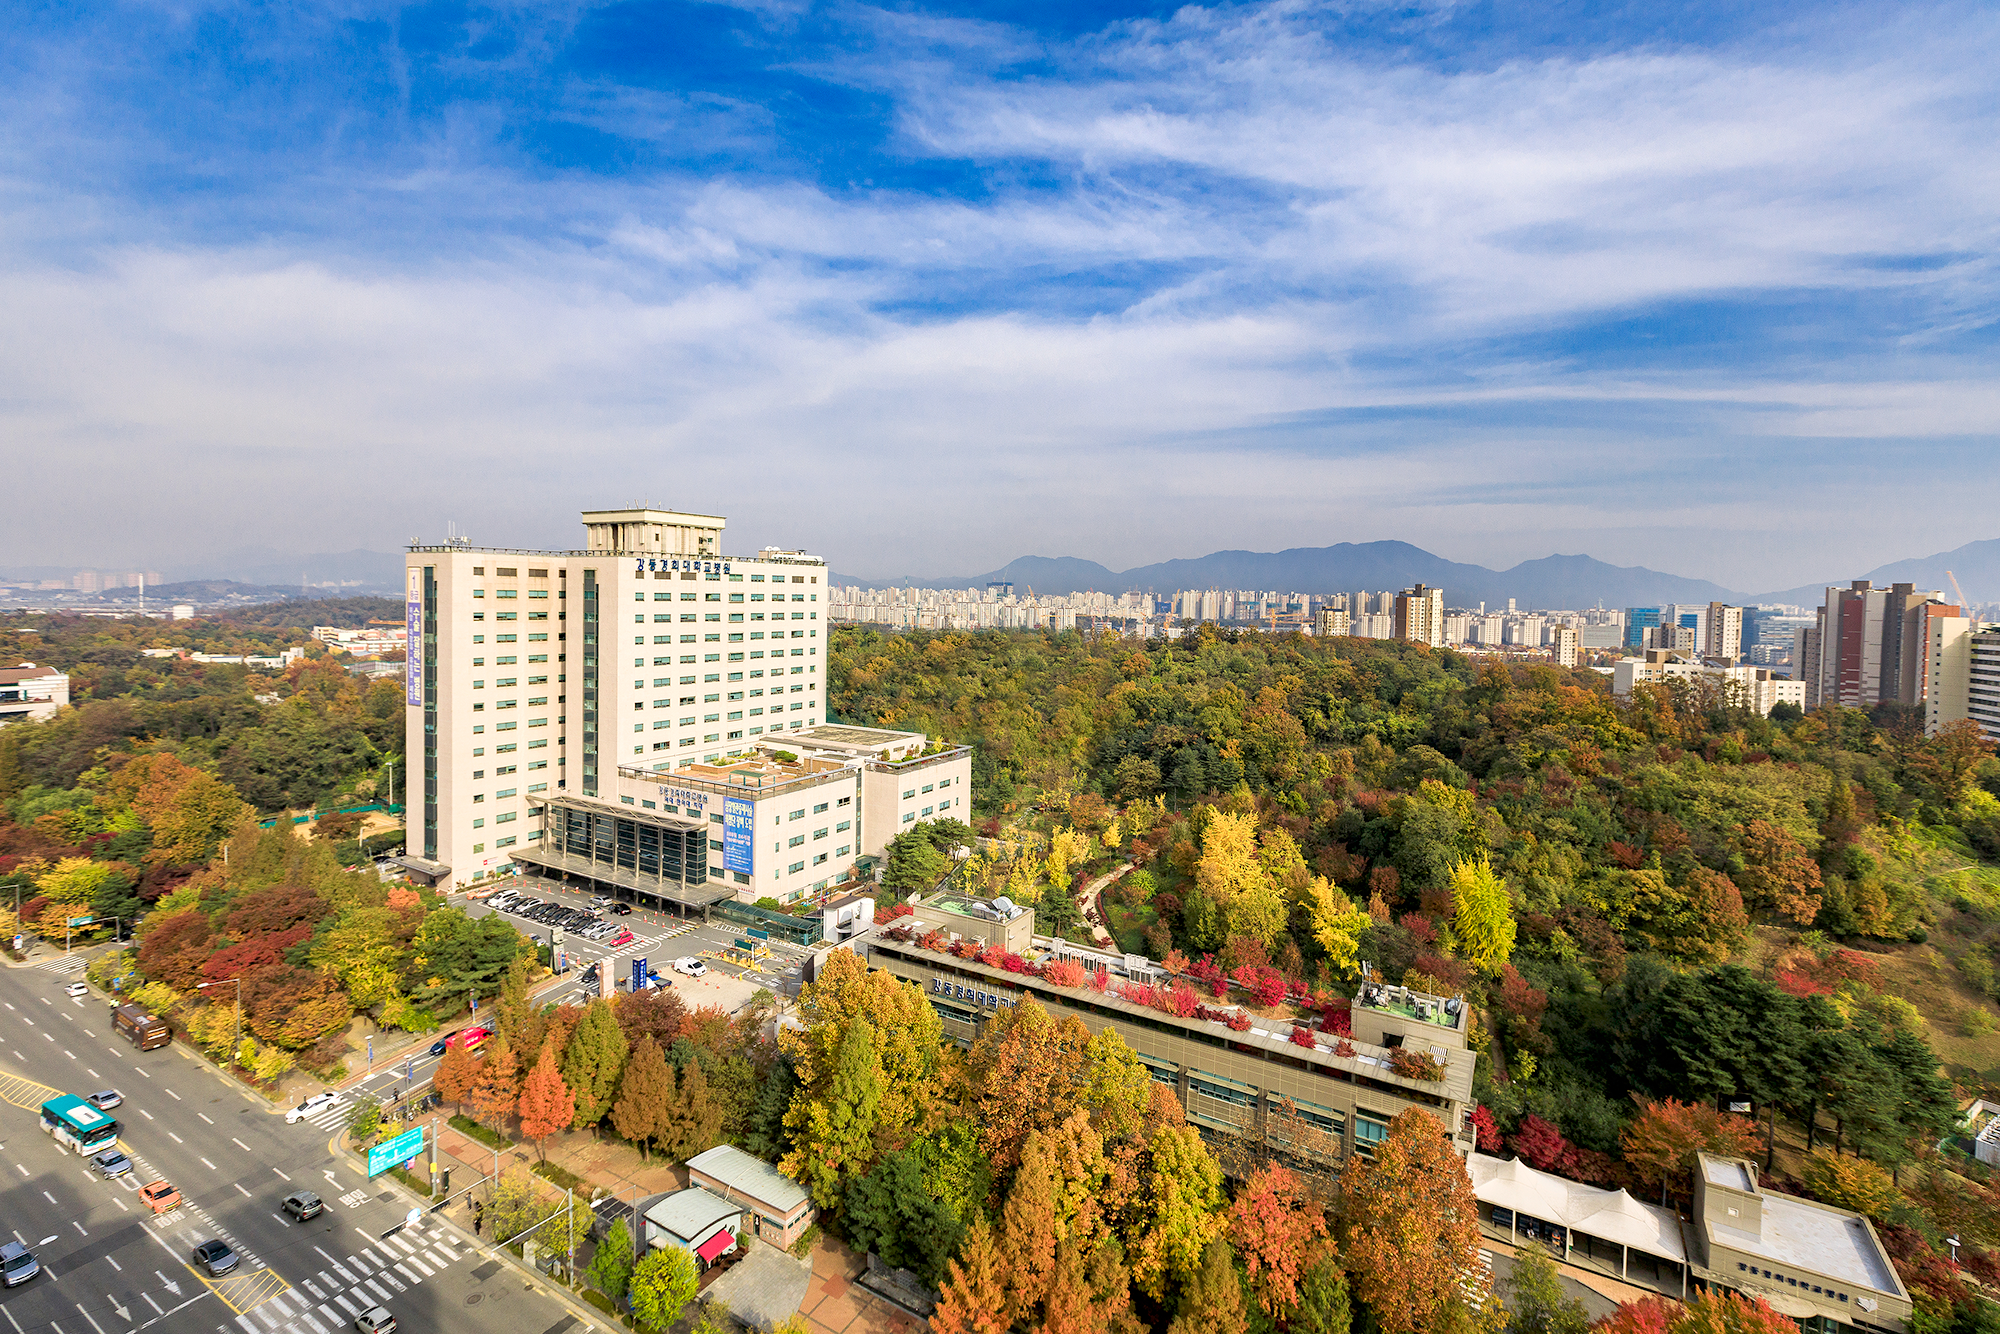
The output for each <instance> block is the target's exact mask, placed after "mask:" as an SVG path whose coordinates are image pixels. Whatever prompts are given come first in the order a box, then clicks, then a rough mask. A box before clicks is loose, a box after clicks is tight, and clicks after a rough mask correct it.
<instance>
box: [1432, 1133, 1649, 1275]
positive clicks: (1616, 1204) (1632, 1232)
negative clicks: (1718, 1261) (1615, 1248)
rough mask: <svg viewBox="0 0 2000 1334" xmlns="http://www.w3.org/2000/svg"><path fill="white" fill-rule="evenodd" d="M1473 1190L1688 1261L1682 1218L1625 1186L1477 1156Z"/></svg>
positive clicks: (1506, 1205) (1472, 1162) (1533, 1214)
mask: <svg viewBox="0 0 2000 1334" xmlns="http://www.w3.org/2000/svg"><path fill="white" fill-rule="evenodd" d="M1466 1167H1467V1168H1468V1169H1469V1170H1470V1172H1471V1174H1472V1193H1473V1194H1474V1195H1475V1196H1477V1197H1478V1198H1479V1200H1480V1201H1481V1202H1482V1203H1485V1204H1494V1205H1499V1206H1500V1207H1501V1208H1503V1209H1511V1210H1513V1211H1514V1212H1515V1213H1517V1214H1525V1215H1526V1216H1528V1217H1529V1218H1539V1219H1541V1220H1543V1221H1544V1222H1549V1223H1560V1224H1562V1225H1563V1226H1564V1227H1566V1228H1569V1229H1570V1230H1571V1231H1574V1232H1584V1233H1588V1234H1589V1235H1591V1236H1593V1237H1601V1238H1603V1239H1604V1240H1606V1241H1612V1242H1616V1243H1618V1244H1619V1245H1620V1246H1626V1247H1629V1248H1630V1249H1632V1250H1635V1251H1644V1252H1645V1253H1646V1254H1648V1255H1656V1256H1659V1257H1660V1258H1662V1259H1665V1260H1672V1261H1673V1262H1674V1263H1676V1264H1686V1263H1687V1246H1686V1244H1685V1243H1683V1241H1682V1240H1681V1223H1680V1219H1679V1217H1678V1216H1676V1215H1675V1214H1673V1213H1671V1212H1669V1211H1668V1210H1665V1209H1660V1208H1656V1207H1655V1206H1653V1205H1650V1204H1642V1203H1640V1202H1639V1201H1638V1200H1635V1199H1633V1198H1632V1197H1631V1196H1630V1195H1627V1194H1626V1193H1625V1192H1624V1191H1622V1190H1602V1189H1599V1188H1598V1187H1596V1186H1586V1185H1584V1184H1583V1183H1582V1182H1580V1181H1570V1180H1568V1179H1567V1178H1564V1177H1559V1176H1556V1175H1554V1174H1552V1173H1549V1172H1538V1171H1536V1170H1535V1169H1534V1168H1532V1167H1530V1166H1528V1165H1527V1164H1526V1163H1524V1162H1521V1161H1520V1160H1519V1159H1512V1158H1494V1157H1490V1156H1488V1155H1486V1154H1483V1153H1475V1154H1473V1155H1472V1156H1471V1157H1470V1158H1469V1159H1468V1160H1467V1162H1466Z"/></svg>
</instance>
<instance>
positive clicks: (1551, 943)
mask: <svg viewBox="0 0 2000 1334" xmlns="http://www.w3.org/2000/svg"><path fill="white" fill-rule="evenodd" d="M832 651H833V662H832V666H833V670H832V679H833V683H834V688H833V690H832V692H831V693H832V706H833V710H834V712H835V713H836V715H837V716H838V717H840V718H841V719H843V720H847V721H853V722H860V723H872V724H880V725H884V726H895V727H906V728H911V729H916V730H922V731H926V732H930V733H933V734H937V735H941V736H943V737H946V738H948V739H950V740H953V741H963V742H969V743H972V744H974V745H976V746H977V747H978V752H977V754H978V758H977V760H976V770H975V773H976V778H975V791H976V797H977V800H978V803H979V807H978V819H977V821H976V823H977V827H978V832H979V833H981V834H983V835H985V836H987V837H986V839H985V840H983V841H982V842H981V844H980V848H979V851H978V853H977V855H975V856H974V857H973V859H972V861H971V863H970V866H969V868H968V874H969V875H970V876H971V878H972V879H973V880H974V881H975V882H976V883H978V882H983V883H984V884H985V885H986V886H987V887H988V888H991V889H995V890H997V889H1000V888H1005V889H1006V890H1007V891H1008V892H1010V893H1013V894H1016V895H1018V896H1020V897H1022V898H1024V899H1025V900H1027V901H1029V902H1031V903H1033V904H1034V905H1035V908H1036V912H1037V915H1038V918H1039V917H1042V916H1044V915H1045V914H1046V916H1047V917H1048V919H1049V921H1050V923H1051V924H1054V925H1064V924H1066V923H1065V918H1067V919H1068V920H1067V924H1073V922H1074V916H1073V914H1074V909H1073V908H1071V907H1069V906H1068V904H1067V902H1066V901H1067V900H1068V899H1069V897H1070V893H1071V891H1072V890H1073V889H1074V887H1075V886H1076V885H1078V884H1080V883H1082V882H1083V881H1085V880H1086V879H1088V878H1090V877H1093V876H1095V875H1097V874H1099V873H1101V872H1103V871H1105V870H1108V869H1110V868H1111V867H1112V866H1113V865H1115V864H1117V863H1119V862H1121V861H1123V860H1131V861H1133V862H1136V863H1137V864H1138V866H1139V867H1140V869H1139V870H1138V871H1136V872H1135V873H1133V874H1130V875H1127V876H1126V877H1124V878H1123V879H1122V880H1120V881H1118V882H1116V884H1115V885H1114V886H1113V887H1112V888H1111V889H1109V890H1108V891H1107V892H1106V894H1105V902H1104V905H1103V906H1104V909H1105V916H1106V918H1107V921H1108V923H1109V925H1110V926H1111V927H1112V929H1113V930H1114V931H1115V932H1116V933H1117V934H1118V937H1119V940H1120V943H1121V944H1122V945H1124V946H1125V947H1126V948H1129V949H1143V950H1144V951H1145V952H1147V953H1149V954H1150V955H1151V956H1152V957H1154V958H1163V959H1166V960H1168V961H1169V963H1170V965H1172V966H1176V967H1181V968H1184V969H1186V970H1187V971H1188V973H1189V975H1190V976H1193V977H1196V978H1201V977H1205V976H1216V975H1221V974H1223V973H1227V974H1229V975H1231V976H1235V977H1238V978H1239V979H1242V978H1254V977H1255V976H1256V975H1257V973H1258V972H1259V971H1260V970H1264V969H1273V970H1275V971H1276V972H1278V973H1279V974H1282V975H1284V976H1285V977H1286V978H1287V979H1288V987H1289V989H1290V990H1291V992H1292V994H1294V995H1297V996H1300V997H1302V998H1306V1004H1308V1005H1310V1004H1316V1003H1318V1001H1317V1000H1314V999H1312V998H1316V997H1327V998H1332V997H1337V996H1339V995H1341V994H1345V993H1346V991H1347V990H1348V989H1350V988H1351V987H1352V986H1353V985H1354V981H1355V978H1356V976H1357V970H1358V969H1359V967H1360V966H1362V965H1363V964H1366V965H1368V966H1370V967H1372V968H1373V969H1374V970H1375V971H1376V972H1377V974H1378V975H1386V976H1387V977H1388V978H1389V979H1391V980H1393V981H1402V982H1407V983H1410V984H1412V985H1416V986H1418V987H1420V988H1421V989H1424V990H1428V991H1432V992H1437V993H1440V994H1447V995H1449V994H1453V993H1460V994H1464V995H1467V996H1469V997H1471V998H1472V999H1473V1000H1474V1002H1475V1004H1476V1005H1477V1007H1478V1009H1479V1012H1480V1016H1481V1027H1482V1031H1481V1035H1480V1044H1479V1045H1480V1047H1481V1050H1482V1058H1481V1060H1480V1062H1479V1072H1478V1084H1477V1092H1478V1096H1479V1098H1480V1101H1481V1103H1482V1110H1481V1113H1480V1118H1481V1134H1480V1137H1481V1141H1482V1145H1483V1146H1485V1147H1487V1148H1489V1149H1490V1150H1494V1151H1508V1152H1518V1153H1519V1154H1520V1155H1521V1156H1522V1157H1524V1158H1526V1159H1528V1160H1529V1161H1530V1162H1531V1163H1533V1164H1534V1165H1536V1166H1538V1167H1545V1168H1550V1169H1552V1170H1559V1171H1563V1172H1566V1173H1568V1174H1569V1175H1572V1176H1578V1177H1582V1178H1585V1179H1589V1180H1596V1181H1601V1182H1605V1183H1613V1182H1616V1183H1621V1184H1632V1185H1634V1186H1635V1188H1644V1189H1650V1190H1653V1191H1655V1192H1657V1191H1659V1190H1660V1189H1662V1188H1665V1189H1667V1190H1669V1191H1670V1192H1671V1191H1674V1190H1684V1189H1685V1188H1686V1179H1685V1175H1684V1168H1685V1166H1686V1163H1687V1162H1691V1158H1688V1157H1687V1156H1686V1155H1687V1154H1688V1153H1691V1152H1692V1149H1691V1148H1690V1147H1689V1145H1690V1144H1695V1143H1696V1142H1697V1141H1700V1142H1705V1143H1709V1144H1711V1145H1713V1146H1716V1147H1727V1146H1731V1145H1734V1146H1735V1147H1737V1148H1740V1149H1748V1150H1750V1151H1753V1152H1755V1153H1756V1154H1757V1156H1759V1157H1760V1158H1762V1159H1765V1160H1766V1161H1767V1162H1768V1164H1769V1165H1770V1167H1771V1169H1772V1171H1773V1173H1774V1180H1775V1181H1776V1182H1777V1183H1778V1184H1780V1185H1781V1187H1784V1186H1789V1188H1791V1189H1795V1190H1799V1191H1801V1192H1804V1193H1809V1194H1817V1195H1818V1196H1820V1197H1821V1198H1825V1199H1828V1200H1831V1201H1832V1202H1835V1203H1847V1204H1852V1205H1853V1206H1854V1207H1857V1208H1863V1204H1862V1203H1858V1202H1860V1201H1865V1208H1864V1209H1863V1211H1864V1212H1868V1213H1870V1214H1872V1215H1873V1216H1874V1217H1876V1218H1877V1220H1878V1222H1879V1224H1880V1225H1881V1226H1882V1228H1883V1229H1884V1231H1885V1233H1886V1235H1888V1236H1889V1237H1890V1238H1891V1241H1892V1245H1893V1247H1894V1248H1896V1250H1897V1252H1898V1256H1899V1260H1901V1261H1904V1262H1906V1263H1907V1265H1908V1269H1907V1271H1906V1274H1907V1276H1911V1281H1912V1282H1913V1284H1928V1285H1929V1287H1928V1288H1927V1289H1926V1290H1927V1291H1929V1292H1931V1294H1932V1297H1931V1298H1927V1300H1932V1301H1933V1302H1934V1310H1935V1311H1936V1312H1939V1313H1941V1314H1939V1319H1948V1318H1950V1317H1949V1316H1948V1313H1949V1312H1950V1311H1952V1310H1954V1309H1957V1308H1958V1307H1960V1306H1964V1309H1965V1310H1966V1311H1968V1312H1972V1314H1974V1315H1978V1311H1976V1310H1974V1308H1973V1307H1971V1306H1965V1302H1966V1294H1967V1291H1968V1290H1967V1289H1965V1288H1964V1287H1963V1286H1961V1284H1960V1281H1959V1278H1958V1277H1955V1276H1953V1275H1952V1274H1950V1273H1947V1271H1948V1270H1950V1266H1949V1264H1948V1262H1947V1261H1945V1260H1944V1259H1943V1256H1944V1251H1945V1248H1944V1246H1943V1244H1942V1242H1943V1237H1944V1236H1945V1235H1946V1234H1947V1233H1949V1232H1951V1231H1953V1230H1954V1229H1958V1230H1964V1229H1967V1228H1970V1229H1972V1233H1971V1235H1976V1236H1977V1237H1979V1238H1980V1241H1979V1245H1980V1246H1981V1247H1985V1246H1990V1245H1993V1244H1994V1243H1995V1242H2000V1192H1995V1191H1994V1190H1993V1185H1992V1183H1990V1181H1989V1173H1988V1172H1987V1170H1986V1169H1984V1168H1983V1167H1980V1166H1979V1165H1978V1164H1976V1163H1974V1162H1972V1161H1971V1160H1970V1159H1969V1158H1967V1157H1966V1156H1965V1155H1964V1154H1963V1153H1962V1152H1947V1154H1945V1155H1944V1156H1940V1153H1939V1148H1938V1146H1939V1144H1940V1142H1941V1141H1943V1142H1946V1143H1947V1144H1949V1143H1951V1142H1953V1141H1951V1140H1950V1138H1949V1137H1950V1136H1951V1134H1952V1130H1953V1125H1954V1121H1955V1116H1956V1105H1955V1104H1956V1098H1957V1097H1958V1096H1959V1095H1962V1094H1963V1095H1969V1094H1972V1093H1977V1092H1981V1091H1984V1092H1986V1093H1988V1095H1989V1096H1991V1095H1993V1094H1994V1093H1995V1092H2000V1040H1996V1038H1995V1029H1996V1022H1995V1016H1994V1010H1993V1006H1992V1000H1993V996H1994V987H1995V959H1994V949H1993V946H1994V942H1995V933H1994V924H1995V923H2000V870H1996V868H1995V867H1994V865H1993V864H1992V863H1991V861H1990V860H1989V858H1990V857H1991V856H1992V855H1993V854H1994V853H1996V852H2000V800H1996V798H1995V793H1996V791H2000V764H1996V762H1995V761H1994V759H1993V758H1992V756H1991V747H1989V746H1987V745H1986V744H1985V743H1983V742H1982V741H1981V740H1980V739H1979V737H1978V735H1977V733H1976V731H1974V730H1973V729H1971V728H1970V727H1969V726H1961V727H1956V728H1953V729H1950V730H1949V731H1947V732H1946V733H1945V734H1944V735H1942V736H1939V737H1936V738H1931V739H1926V738H1925V737H1924V736H1923V733H1922V728H1921V724H1920V719H1919V718H1918V717H1917V716H1916V715H1915V713H1914V712H1913V711H1909V710H1902V709H1896V708H1893V707H1892V708H1886V709H1884V710H1882V711H1879V712H1877V713H1876V714H1873V715H1871V714H1868V713H1863V712H1860V711H1856V710H1850V709H1822V710H1818V711H1815V712H1814V713H1812V714H1811V715H1809V716H1803V717H1801V716H1798V715H1797V713H1796V711H1790V712H1791V713H1792V716H1790V717H1785V716H1780V717H1777V718H1774V719H1765V718H1761V717H1758V716H1756V715H1754V714H1752V713H1749V712H1747V711H1745V710H1741V709H1736V708H1730V707H1727V706H1726V704H1725V702H1724V701H1722V700H1720V699H1717V698H1704V697H1702V696H1701V695H1699V694H1697V693H1694V692H1692V691H1690V690H1688V689H1684V688H1679V687H1674V688H1664V687H1663V688H1658V689H1647V690H1642V691H1640V692H1639V693H1637V694H1635V695H1634V696H1633V697H1632V698H1631V699H1629V700H1617V699H1614V698H1613V697H1612V695H1611V693H1610V690H1609V681H1608V680H1607V679H1606V678H1604V677H1602V676H1599V675H1597V674H1595V673H1592V672H1589V671H1575V672H1566V671H1558V670H1556V669H1554V668H1551V667H1548V666H1519V665H1497V664H1496V665H1480V664H1477V663H1475V662H1473V661H1471V660H1469V659H1468V658H1466V657H1464V656H1462V655H1459V654H1456V653H1452V652H1449V651H1433V650H1429V649H1426V648H1424V647H1421V646H1416V645H1407V644H1398V643H1390V642H1377V641H1366V640H1350V639H1337V640H1330V641H1324V640H1323V641H1314V640H1311V639H1308V638H1304V637H1299V636H1292V637H1288V638H1273V637H1268V636H1262V635H1256V634H1246V635H1242V636H1240V637H1239V636H1233V635H1229V634H1226V633H1225V634H1217V633H1216V632H1215V631H1214V630H1213V629H1212V628H1210V627H1203V628H1202V629H1201V631H1200V632H1198V633H1197V634H1194V635H1191V636H1189V637H1187V638H1185V639H1181V640H1178V641H1173V642H1161V641H1155V642H1152V643H1148V644H1145V645H1143V646H1141V645H1136V644H1134V643H1133V642H1132V641H1130V640H1117V639H1099V640H1091V639H1087V638H1083V637H1079V636H1076V635H1061V636H1058V635H1053V634H1046V633H981V634H964V633H947V634H924V633H919V634H908V635H884V634H881V633H878V632H874V631H869V630H863V629H853V628H849V629H841V630H837V631H836V632H835V636H834V641H833V650H832ZM915 841H916V840H915V839H914V838H911V837H906V838H905V839H904V840H901V841H900V846H899V849H898V851H899V853H901V854H902V858H901V859H902V860H905V861H907V860H908V859H909V857H910V856H911V855H912V851H913V849H912V844H913V843H914V842H915ZM891 878H892V881H893V880H894V879H895V868H894V867H893V866H892V870H891ZM1057 900H1060V901H1064V902H1061V903H1056V902H1054V901H1057ZM1301 1022H1304V1021H1303V1020H1302V1021H1301ZM1940 1054H1942V1057H1943V1065H1942V1069H1941V1065H1940ZM1954 1081H1955V1082H1956V1084H1957V1085H1958V1088H1957V1089H1956V1090H1954V1088H1953V1087H1952V1083H1953V1082H1954ZM1718 1101H1721V1102H1725V1103H1726V1102H1732V1101H1735V1102H1741V1103H1744V1104H1746V1105H1747V1106H1748V1107H1749V1108H1750V1109H1751V1116H1752V1118H1754V1120H1753V1119H1749V1118H1745V1117H1740V1116H1739V1117H1730V1116H1721V1115H1718V1114H1717V1113H1716V1112H1715V1111H1714V1108H1715V1107H1716V1106H1717V1103H1718ZM1646 1107H1651V1108H1653V1109H1654V1110H1653V1111H1651V1112H1642V1108H1646ZM1704 1107H1706V1108H1707V1109H1708V1110H1707V1111H1706V1112H1704V1111H1703V1110H1702V1109H1703V1108H1704ZM1663 1124H1664V1125H1667V1126H1668V1127H1669V1128H1668V1129H1667V1130H1664V1131H1663V1130H1662V1125H1663ZM1661 1142H1668V1143H1673V1144H1678V1145H1679V1147H1678V1148H1677V1149H1675V1150H1674V1151H1673V1152H1672V1153H1669V1154H1667V1155H1666V1158H1665V1159H1664V1160H1663V1159H1662V1157H1661V1154H1660V1151H1659V1149H1658V1145H1659V1144H1660V1143H1661ZM1697 1146H1698V1145H1697ZM1960 1147H1961V1148H1962V1147H1963V1145H1962V1144H1961V1146H1960ZM1676 1155H1678V1158H1677V1157H1676ZM1892 1174H1893V1175H1894V1177H1895V1181H1894V1182H1893V1183H1892V1181H1891V1176H1892ZM1878 1181H1879V1189H1878V1188H1877V1184H1878ZM1857 1182H1862V1183H1865V1185H1864V1184H1857ZM1677 1183H1678V1184H1677ZM1973 1262H1974V1263H1975V1264H1976V1265H1984V1266H1986V1268H1985V1269H1983V1270H1982V1271H1981V1272H1987V1273H1991V1274H1992V1275H1993V1276H1994V1277H1997V1278H2000V1268H1996V1267H1994V1265H1993V1262H1992V1261H1991V1259H1990V1258H1988V1257H1985V1256H1983V1255H1980V1256H1976V1257H1975V1259H1974V1261H1973ZM1982 1309H1983V1308H1982ZM1968 1318H1970V1317H1968ZM1979 1318H1981V1319H1983V1318H1984V1316H1983V1315H1980V1316H1979Z"/></svg>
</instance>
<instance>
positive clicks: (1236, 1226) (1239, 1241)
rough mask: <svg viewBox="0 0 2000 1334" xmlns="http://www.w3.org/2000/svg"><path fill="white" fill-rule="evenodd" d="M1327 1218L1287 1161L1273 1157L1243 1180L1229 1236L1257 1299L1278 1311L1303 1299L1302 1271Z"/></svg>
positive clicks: (1231, 1214)
mask: <svg viewBox="0 0 2000 1334" xmlns="http://www.w3.org/2000/svg"><path fill="white" fill-rule="evenodd" d="M1325 1235H1326V1223H1325V1222H1324V1221H1323V1219H1322V1217H1321V1214H1320V1211H1319V1210H1318V1209H1316V1208H1313V1207H1312V1205H1311V1204H1310V1202H1309V1201H1307V1200H1306V1198H1305V1194H1304V1192H1303V1191H1301V1190H1300V1189H1299V1188H1298V1183H1297V1181H1296V1180H1295V1179H1294V1178H1293V1176H1292V1174H1291V1173H1290V1172H1289V1171H1287V1170H1286V1169H1285V1168H1284V1167H1282V1166H1280V1165H1278V1164H1276V1163H1270V1164H1267V1165H1265V1166H1264V1167H1263V1168H1262V1169H1260V1170H1259V1171H1258V1172H1257V1174H1256V1175H1255V1176H1253V1177H1251V1178H1250V1179H1249V1180H1248V1181H1246V1182H1244V1183H1243V1189H1242V1190H1241V1191H1240V1192H1239V1193H1238V1194H1237V1196H1236V1202H1235V1203H1234V1204H1232V1205H1230V1207H1229V1241H1230V1244H1231V1245H1233V1246H1234V1247H1235V1248H1236V1257H1237V1259H1238V1260H1240V1261H1242V1263H1243V1272H1244V1276H1245V1277H1247V1278H1248V1279H1249V1280H1250V1290H1251V1292H1252V1293H1253V1294H1255V1296H1256V1298H1257V1305H1258V1306H1260V1307H1261V1308H1263V1311H1264V1313H1265V1314H1266V1315H1270V1316H1279V1315H1281V1314H1283V1313H1284V1312H1287V1311H1290V1310H1291V1309H1292V1308H1293V1307H1295V1306H1297V1305H1298V1303H1299V1277H1300V1275H1301V1274H1303V1273H1304V1271H1305V1269H1306V1266H1307V1264H1308V1263H1309V1262H1310V1261H1311V1259H1312V1256H1313V1252H1314V1250H1315V1247H1316V1245H1317V1243H1318V1242H1319V1239H1320V1238H1322V1237H1324V1236H1325Z"/></svg>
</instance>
